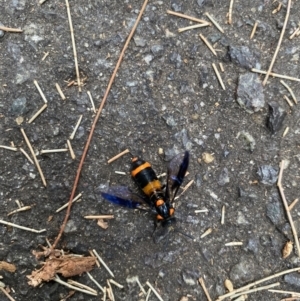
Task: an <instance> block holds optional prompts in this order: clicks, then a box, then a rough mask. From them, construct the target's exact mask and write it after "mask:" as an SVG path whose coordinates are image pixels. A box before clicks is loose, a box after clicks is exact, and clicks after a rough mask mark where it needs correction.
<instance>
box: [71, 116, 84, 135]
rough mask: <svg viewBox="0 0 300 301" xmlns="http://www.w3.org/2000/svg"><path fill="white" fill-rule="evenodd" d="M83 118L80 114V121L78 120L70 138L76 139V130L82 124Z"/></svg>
mask: <svg viewBox="0 0 300 301" xmlns="http://www.w3.org/2000/svg"><path fill="white" fill-rule="evenodd" d="M81 120H82V115H80V116H79V119H78V121H77V123H76V125H75V128H74V130H73V132H72V134H71V135H70V140H73V139H74V137H75V134H76V132H77V129H78V127H79V125H80V122H81Z"/></svg>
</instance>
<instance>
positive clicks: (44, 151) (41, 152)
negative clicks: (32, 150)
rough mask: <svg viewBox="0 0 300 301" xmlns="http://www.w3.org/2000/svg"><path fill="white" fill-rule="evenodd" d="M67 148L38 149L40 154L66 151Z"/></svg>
mask: <svg viewBox="0 0 300 301" xmlns="http://www.w3.org/2000/svg"><path fill="white" fill-rule="evenodd" d="M68 150H69V149H68V148H56V149H42V150H41V151H40V154H41V155H42V154H51V153H63V152H67V151H68Z"/></svg>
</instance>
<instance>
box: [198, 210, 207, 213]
mask: <svg viewBox="0 0 300 301" xmlns="http://www.w3.org/2000/svg"><path fill="white" fill-rule="evenodd" d="M206 212H208V209H198V210H195V213H206Z"/></svg>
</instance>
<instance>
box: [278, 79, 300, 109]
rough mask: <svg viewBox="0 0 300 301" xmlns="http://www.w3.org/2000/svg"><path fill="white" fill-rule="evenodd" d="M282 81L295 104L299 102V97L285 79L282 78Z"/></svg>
mask: <svg viewBox="0 0 300 301" xmlns="http://www.w3.org/2000/svg"><path fill="white" fill-rule="evenodd" d="M280 83H282V84H283V85H284V86H285V87H286V88H287V90H288V91H289V92H290V94H291V96H292V98H293V100H294V102H295V104H297V103H298V101H297V98H296V96H295V94H294V92H293V90H292V89H291V87H290V86H289V85H288V84H287V83H285V82H284V81H283V80H280Z"/></svg>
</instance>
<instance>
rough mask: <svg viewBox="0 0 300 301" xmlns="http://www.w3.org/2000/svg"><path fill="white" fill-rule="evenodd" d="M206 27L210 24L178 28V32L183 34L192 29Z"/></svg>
mask: <svg viewBox="0 0 300 301" xmlns="http://www.w3.org/2000/svg"><path fill="white" fill-rule="evenodd" d="M206 26H210V23H206V24H204V23H203V24H196V25H191V26H187V27H182V28H178V32H183V31H186V30H190V29H194V28H200V27H206Z"/></svg>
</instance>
